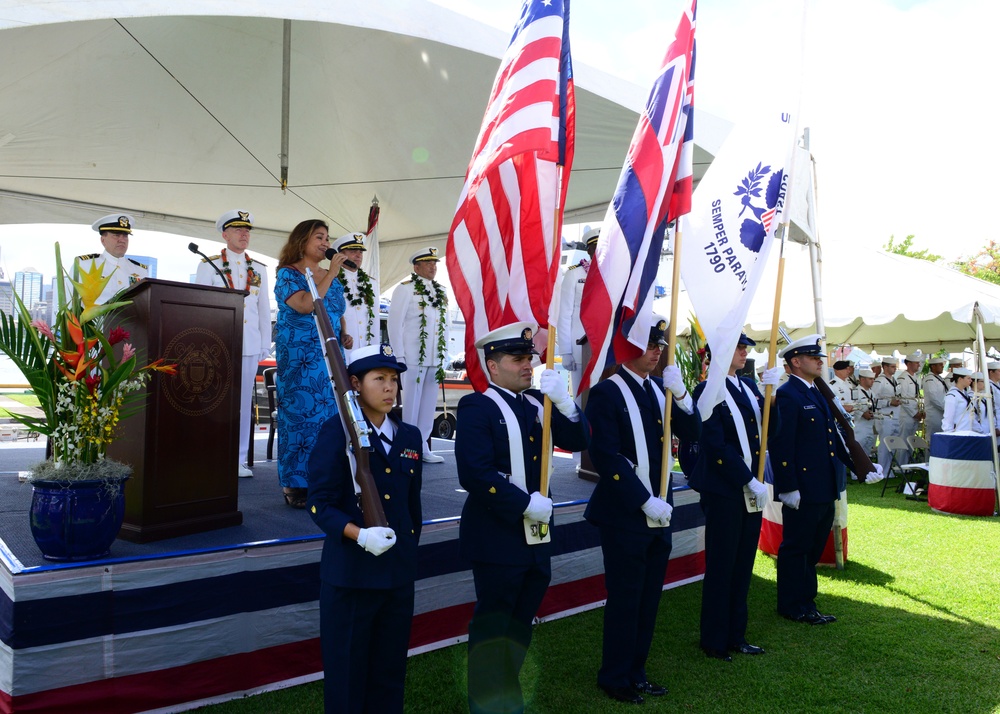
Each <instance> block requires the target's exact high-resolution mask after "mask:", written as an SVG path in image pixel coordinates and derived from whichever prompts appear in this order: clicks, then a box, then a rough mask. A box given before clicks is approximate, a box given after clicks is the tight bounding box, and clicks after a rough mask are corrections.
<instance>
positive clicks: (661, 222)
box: [580, 0, 698, 389]
mask: <svg viewBox="0 0 1000 714" xmlns="http://www.w3.org/2000/svg"><path fill="white" fill-rule="evenodd" d="M697 4H698V3H697V0H693V2H692V3H691V9H690V10H688V11H687V12H685V13H684V15H683V16H682V17H681V21H680V24H679V25H678V26H677V32H676V34H675V35H674V41H673V42H672V43H671V45H670V47H669V48H668V49H667V54H666V56H665V57H664V59H663V66H662V67H661V68H660V74H659V76H658V77H657V78H656V80H655V81H654V82H653V88H652V90H651V91H650V93H649V99H648V100H647V102H646V107H645V109H644V110H643V113H642V115H641V116H640V117H639V125H638V126H637V127H636V129H635V133H634V134H633V135H632V143H631V145H630V146H629V149H628V154H627V155H626V157H625V165H624V166H623V167H622V172H621V175H620V176H619V178H618V187H617V188H616V189H615V194H614V197H613V198H612V199H611V203H610V205H609V206H608V211H607V214H606V215H605V216H604V225H603V227H602V229H601V237H600V238H599V239H598V240H597V250H596V252H595V253H594V260H593V262H592V263H591V266H590V271H589V272H588V274H587V282H586V283H585V284H584V286H583V298H582V300H581V305H580V322H581V323H582V324H583V329H584V332H586V334H587V339H588V340H589V341H590V346H591V356H590V362H589V363H588V364H587V367H586V369H585V370H584V373H583V377H582V378H581V389H582V388H583V387H584V386H592V385H593V384H594V382H596V381H597V380H598V379H599V378H600V375H601V372H602V371H603V370H604V369H605V368H606V367H608V366H611V365H614V364H620V363H622V362H626V361H628V360H630V359H632V358H634V357H638V356H639V355H641V354H642V353H643V352H645V351H646V345H647V344H648V343H649V323H650V319H651V317H652V303H653V288H654V282H655V280H656V270H657V267H658V266H659V262H660V251H661V248H662V246H663V235H664V233H665V231H666V226H667V222H668V221H671V220H674V219H675V218H677V217H678V216H680V215H682V214H684V213H687V211H688V210H690V205H691V175H692V170H691V169H692V167H691V159H692V155H693V153H694V120H693V116H694V29H695V10H696V7H697Z"/></svg>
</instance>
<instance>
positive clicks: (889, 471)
mask: <svg viewBox="0 0 1000 714" xmlns="http://www.w3.org/2000/svg"><path fill="white" fill-rule="evenodd" d="M884 440H885V445H886V447H888V449H889V467H888V468H886V469H884V470H883V473H884V474H885V480H884V481H882V495H883V496H884V495H885V488H886V486H888V485H889V479H890V478H892V477H893V475H895V476H899V478H900V479H902V481H903V483H906V474H904V473H903V472H902V470H901V469H900V465H899V462H897V461H896V452H897V451H909V450H910V447H909V446H908V445H907V443H906V439H904V438H903V437H901V436H886V437H884Z"/></svg>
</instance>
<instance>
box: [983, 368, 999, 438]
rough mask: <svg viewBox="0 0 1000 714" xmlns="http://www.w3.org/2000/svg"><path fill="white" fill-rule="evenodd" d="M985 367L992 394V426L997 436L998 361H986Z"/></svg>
mask: <svg viewBox="0 0 1000 714" xmlns="http://www.w3.org/2000/svg"><path fill="white" fill-rule="evenodd" d="M986 369H987V373H986V374H987V376H988V377H989V378H990V391H991V392H992V396H993V428H994V429H996V431H997V436H1000V362H987V363H986Z"/></svg>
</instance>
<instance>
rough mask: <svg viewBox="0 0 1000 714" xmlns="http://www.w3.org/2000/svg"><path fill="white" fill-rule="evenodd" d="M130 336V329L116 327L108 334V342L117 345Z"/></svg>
mask: <svg viewBox="0 0 1000 714" xmlns="http://www.w3.org/2000/svg"><path fill="white" fill-rule="evenodd" d="M128 338H129V334H128V330H126V329H124V328H121V327H116V328H114V329H113V330H111V334H110V335H108V343H110V344H112V345H117V344H118V343H119V342H121V341H122V340H127V339H128Z"/></svg>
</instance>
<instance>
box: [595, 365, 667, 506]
mask: <svg viewBox="0 0 1000 714" xmlns="http://www.w3.org/2000/svg"><path fill="white" fill-rule="evenodd" d="M608 379H609V380H610V381H611V382H613V383H614V384H615V386H617V387H618V389H619V390H621V393H622V397H623V398H624V399H625V409H626V410H627V411H628V416H629V420H631V422H632V440H633V441H634V442H635V460H636V461H637V462H638V463H637V464H636V466H635V475H636V476H637V477H638V478H639V482H640V483H642V485H643V486H645V487H646V490H647V491H649V495H650V496H652V495H653V488H652V486H650V485H649V452H648V451H647V450H646V438H645V435H646V430H645V429H644V428H643V426H642V416H641V415H640V412H639V403H638V402H636V401H635V396H634V395H633V394H632V390H631V389H629V387H628V385H627V384H625V380H624V379H623V378H622V376H621V375H620V374H614V375H611V376H610V377H609V378H608ZM655 391H657V392H659V390H655Z"/></svg>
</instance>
